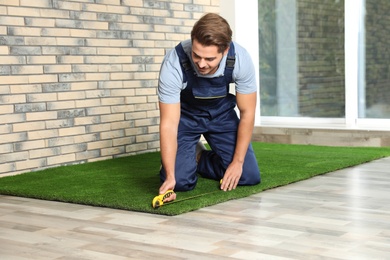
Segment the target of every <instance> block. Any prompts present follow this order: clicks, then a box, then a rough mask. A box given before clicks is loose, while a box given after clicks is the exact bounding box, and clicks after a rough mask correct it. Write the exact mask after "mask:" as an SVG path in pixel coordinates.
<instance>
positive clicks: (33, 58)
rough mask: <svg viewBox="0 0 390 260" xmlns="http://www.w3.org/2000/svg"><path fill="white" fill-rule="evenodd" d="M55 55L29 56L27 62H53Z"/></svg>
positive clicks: (54, 61)
mask: <svg viewBox="0 0 390 260" xmlns="http://www.w3.org/2000/svg"><path fill="white" fill-rule="evenodd" d="M55 63H57V61H56V56H29V57H27V64H55Z"/></svg>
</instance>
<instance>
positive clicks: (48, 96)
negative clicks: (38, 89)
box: [27, 93, 57, 102]
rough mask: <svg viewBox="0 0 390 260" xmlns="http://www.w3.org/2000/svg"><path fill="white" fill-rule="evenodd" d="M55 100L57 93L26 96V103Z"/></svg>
mask: <svg viewBox="0 0 390 260" xmlns="http://www.w3.org/2000/svg"><path fill="white" fill-rule="evenodd" d="M55 100H57V93H39V94H38V93H36V94H27V101H28V102H41V101H42V102H50V101H55Z"/></svg>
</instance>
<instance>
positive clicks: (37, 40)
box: [24, 37, 57, 46]
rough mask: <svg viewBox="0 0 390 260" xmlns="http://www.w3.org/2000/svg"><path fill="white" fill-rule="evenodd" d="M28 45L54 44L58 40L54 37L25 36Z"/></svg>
mask: <svg viewBox="0 0 390 260" xmlns="http://www.w3.org/2000/svg"><path fill="white" fill-rule="evenodd" d="M24 41H25V44H26V45H38V46H54V45H57V41H56V39H55V38H53V37H24Z"/></svg>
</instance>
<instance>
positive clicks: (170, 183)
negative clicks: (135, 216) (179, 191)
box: [159, 179, 176, 202]
mask: <svg viewBox="0 0 390 260" xmlns="http://www.w3.org/2000/svg"><path fill="white" fill-rule="evenodd" d="M175 185H176V181H175V180H169V179H166V180H165V181H164V183H163V184H162V185H161V187H160V190H159V194H164V193H165V192H166V191H167V190H174V189H175ZM175 199H176V193H173V194H172V195H171V196H169V197H168V198H166V199H164V202H169V201H173V200H175Z"/></svg>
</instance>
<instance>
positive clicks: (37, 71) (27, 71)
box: [11, 66, 43, 75]
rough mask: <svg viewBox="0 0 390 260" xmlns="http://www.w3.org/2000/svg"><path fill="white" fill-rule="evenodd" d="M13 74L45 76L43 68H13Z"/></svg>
mask: <svg viewBox="0 0 390 260" xmlns="http://www.w3.org/2000/svg"><path fill="white" fill-rule="evenodd" d="M11 70H12V74H19V75H20V74H43V66H12V67H11Z"/></svg>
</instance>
